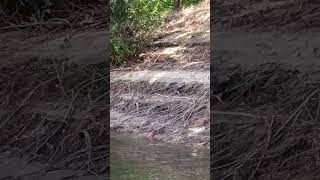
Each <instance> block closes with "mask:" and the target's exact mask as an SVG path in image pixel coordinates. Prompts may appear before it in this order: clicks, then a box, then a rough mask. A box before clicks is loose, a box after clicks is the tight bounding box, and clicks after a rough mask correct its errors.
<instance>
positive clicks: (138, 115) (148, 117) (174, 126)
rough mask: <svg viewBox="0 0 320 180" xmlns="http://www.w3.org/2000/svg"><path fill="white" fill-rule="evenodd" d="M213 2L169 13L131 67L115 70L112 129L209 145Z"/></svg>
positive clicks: (188, 143) (112, 89)
mask: <svg viewBox="0 0 320 180" xmlns="http://www.w3.org/2000/svg"><path fill="white" fill-rule="evenodd" d="M209 18H210V10H209V1H203V2H201V3H200V4H198V5H195V6H192V7H189V8H186V9H183V10H181V11H180V12H176V13H173V14H171V15H169V16H168V17H167V18H166V19H165V20H164V22H163V25H162V26H161V27H159V29H158V30H157V31H156V32H155V38H154V39H153V43H151V44H150V46H149V47H148V48H147V49H145V51H144V52H143V53H141V54H140V56H139V57H140V59H139V60H140V63H137V64H135V65H133V66H131V67H130V68H129V70H122V69H114V70H113V71H111V94H110V96H111V121H110V127H111V130H113V131H116V132H130V133H136V134H139V135H143V136H147V137H149V138H152V139H159V140H162V141H165V142H170V143H182V144H186V145H192V146H197V145H199V146H205V147H209V139H210V129H209V99H210V95H209V94H210V93H209V91H210V88H209V85H210V72H209V67H210V66H209V44H210V40H209V39H210V37H209V36H210V26H209V22H210V19H209Z"/></svg>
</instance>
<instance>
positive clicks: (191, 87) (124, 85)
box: [110, 81, 210, 96]
mask: <svg viewBox="0 0 320 180" xmlns="http://www.w3.org/2000/svg"><path fill="white" fill-rule="evenodd" d="M209 88H210V86H209V85H208V84H201V83H177V82H173V83H167V82H155V83H149V82H146V81H141V82H132V81H117V82H114V83H112V84H111V89H110V90H111V93H110V95H111V96H116V95H118V94H129V93H133V92H135V93H139V94H149V95H154V94H161V95H168V96H192V95H196V94H203V93H205V92H206V91H208V90H209Z"/></svg>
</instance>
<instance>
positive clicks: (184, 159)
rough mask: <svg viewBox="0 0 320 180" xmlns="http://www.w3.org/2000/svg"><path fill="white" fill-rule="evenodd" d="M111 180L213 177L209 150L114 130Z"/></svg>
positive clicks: (164, 179) (165, 179)
mask: <svg viewBox="0 0 320 180" xmlns="http://www.w3.org/2000/svg"><path fill="white" fill-rule="evenodd" d="M110 149H111V154H110V155H111V158H110V160H111V163H110V164H111V180H209V179H210V178H209V150H207V149H199V148H192V147H186V146H182V145H172V144H165V143H161V142H156V141H151V140H149V139H147V138H142V137H137V136H132V135H124V134H111V148H110Z"/></svg>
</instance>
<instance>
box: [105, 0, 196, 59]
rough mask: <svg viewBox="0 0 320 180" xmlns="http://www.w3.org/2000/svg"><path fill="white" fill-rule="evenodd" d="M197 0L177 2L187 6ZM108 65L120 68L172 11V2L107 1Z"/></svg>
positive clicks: (157, 0)
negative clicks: (111, 64)
mask: <svg viewBox="0 0 320 180" xmlns="http://www.w3.org/2000/svg"><path fill="white" fill-rule="evenodd" d="M197 2H199V0H181V2H180V4H181V5H182V6H188V5H191V4H194V3H197ZM110 7H111V8H110V9H111V14H110V15H111V45H112V46H111V47H112V52H113V53H112V61H113V62H112V63H114V64H118V65H120V64H121V65H123V64H125V61H126V59H128V58H130V57H133V56H134V55H135V54H136V52H137V51H138V50H139V49H141V48H142V46H143V45H144V44H145V43H146V42H147V41H148V39H149V35H150V32H152V31H153V30H154V28H156V27H157V26H158V24H159V22H160V21H161V20H162V19H163V18H164V17H165V15H166V14H167V13H168V12H170V11H171V10H172V9H173V0H111V2H110Z"/></svg>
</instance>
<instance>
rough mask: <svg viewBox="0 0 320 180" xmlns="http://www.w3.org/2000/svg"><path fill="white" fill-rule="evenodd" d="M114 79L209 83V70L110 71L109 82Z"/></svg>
mask: <svg viewBox="0 0 320 180" xmlns="http://www.w3.org/2000/svg"><path fill="white" fill-rule="evenodd" d="M116 81H132V82H143V81H146V82H148V83H150V84H152V83H155V82H165V83H201V84H206V85H209V84H210V72H192V71H134V72H120V73H111V83H113V82H116Z"/></svg>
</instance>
